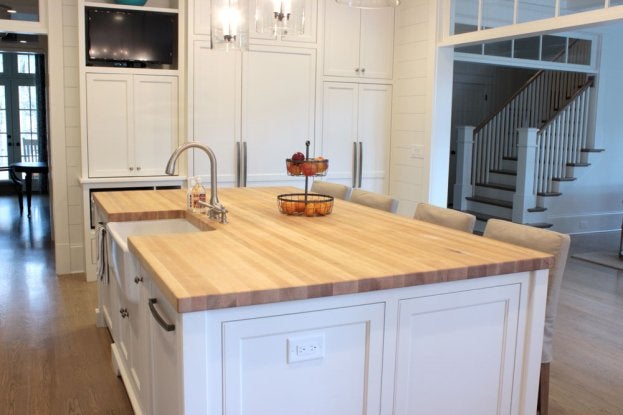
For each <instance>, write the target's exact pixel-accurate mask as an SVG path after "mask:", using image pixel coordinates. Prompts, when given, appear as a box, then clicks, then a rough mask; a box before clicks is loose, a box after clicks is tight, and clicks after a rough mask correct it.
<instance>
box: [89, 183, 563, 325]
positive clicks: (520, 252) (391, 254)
mask: <svg viewBox="0 0 623 415" xmlns="http://www.w3.org/2000/svg"><path fill="white" fill-rule="evenodd" d="M296 191H300V190H298V189H293V188H283V187H282V188H277V187H273V188H268V187H265V188H226V189H220V190H219V199H220V201H221V203H222V204H223V205H224V206H226V207H227V209H228V210H229V222H230V223H228V224H220V223H218V222H214V221H208V220H207V218H205V217H204V216H199V215H194V214H188V213H186V212H185V210H184V207H185V197H186V192H185V191H184V190H157V191H120V192H101V193H96V194H95V195H94V198H95V202H96V204H97V205H98V207H99V209H100V211H101V212H102V213H103V214H104V216H105V218H106V220H107V221H128V220H151V219H167V218H181V217H188V219H189V220H190V221H192V222H193V223H195V224H199V225H202V227H203V229H213V230H207V231H205V232H197V233H185V234H169V235H159V236H158V235H150V236H134V237H130V238H128V246H129V249H130V251H131V252H133V253H134V254H135V255H136V256H137V257H138V259H139V261H140V262H141V265H142V266H144V267H145V268H146V269H148V270H149V271H150V272H151V273H152V274H153V277H154V280H155V281H154V282H155V283H156V284H158V287H159V288H160V289H161V291H162V292H163V294H164V295H165V296H166V297H167V299H168V300H169V301H170V303H171V304H172V305H173V306H174V307H176V309H177V311H178V312H181V313H184V312H191V311H201V310H209V309H218V308H226V307H238V306H245V305H252V304H264V303H271V302H279V301H289V300H300V299H307V298H315V297H325V296H332V295H339V294H350V293H358V292H365V291H373V290H381V289H389V288H401V287H407V286H413V285H420V284H431V283H438V282H446V281H454V280H463V279H468V278H476V277H485V276H493V275H501V274H508V273H513V272H522V271H532V270H537V269H544V268H548V267H549V266H550V265H551V263H552V261H553V258H552V257H551V256H550V255H548V254H545V253H541V252H538V251H533V250H529V249H525V248H521V247H517V246H514V245H508V244H504V243H501V242H497V241H494V240H491V239H485V238H482V237H480V236H476V235H469V234H466V233H463V232H459V231H455V230H452V229H447V228H443V227H440V226H436V225H432V224H429V223H425V222H421V221H417V220H414V219H409V218H405V217H401V216H398V215H395V214H391V213H387V212H383V211H379V210H374V209H370V208H367V207H364V206H359V205H356V204H353V203H350V202H345V201H342V200H336V201H335V205H334V208H333V213H332V214H330V215H328V216H323V217H304V216H287V215H283V214H281V213H279V211H278V209H277V200H276V195H278V194H281V193H291V192H296Z"/></svg>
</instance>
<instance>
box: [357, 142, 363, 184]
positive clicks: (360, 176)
mask: <svg viewBox="0 0 623 415" xmlns="http://www.w3.org/2000/svg"><path fill="white" fill-rule="evenodd" d="M357 166H358V167H359V187H361V179H362V176H363V143H362V142H361V141H360V142H359V163H358V165H357Z"/></svg>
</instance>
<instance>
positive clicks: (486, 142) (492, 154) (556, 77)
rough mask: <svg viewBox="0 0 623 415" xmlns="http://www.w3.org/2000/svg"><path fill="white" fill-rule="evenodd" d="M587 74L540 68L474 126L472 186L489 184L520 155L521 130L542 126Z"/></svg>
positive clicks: (563, 103)
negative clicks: (495, 173)
mask: <svg viewBox="0 0 623 415" xmlns="http://www.w3.org/2000/svg"><path fill="white" fill-rule="evenodd" d="M585 80H586V74H582V73H577V72H559V71H545V70H540V71H538V72H537V73H536V74H535V75H533V76H532V77H531V78H530V79H529V80H528V81H527V82H526V83H525V84H524V85H523V86H522V87H521V88H520V89H519V90H518V91H517V92H515V93H514V94H513V95H512V96H511V97H510V98H509V99H508V100H506V101H505V102H504V103H503V104H502V105H501V106H500V107H499V108H498V109H497V111H495V112H494V113H492V114H491V115H490V116H489V117H487V118H486V119H485V120H484V121H483V122H482V123H480V124H479V125H478V126H477V127H476V128H475V129H474V151H473V162H472V166H473V169H472V185H475V184H480V183H487V182H488V180H489V173H490V171H491V170H499V169H500V168H501V166H502V160H503V159H504V158H505V157H517V130H518V129H519V128H539V127H541V126H542V125H543V124H544V123H546V122H547V120H549V119H550V118H552V116H553V115H554V114H556V112H557V111H559V109H560V108H561V107H562V106H564V105H565V102H567V100H568V99H569V98H568V97H570V96H572V95H573V94H574V93H575V92H576V91H577V90H578V88H579V87H580V86H581V85H583V84H584V82H585Z"/></svg>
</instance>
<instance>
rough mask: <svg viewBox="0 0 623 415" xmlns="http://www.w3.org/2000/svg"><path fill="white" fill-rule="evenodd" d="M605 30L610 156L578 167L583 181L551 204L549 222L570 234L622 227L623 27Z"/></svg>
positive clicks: (601, 103)
mask: <svg viewBox="0 0 623 415" xmlns="http://www.w3.org/2000/svg"><path fill="white" fill-rule="evenodd" d="M602 32H603V43H602V52H601V69H600V74H599V76H598V84H597V86H596V88H595V92H596V94H597V116H596V132H595V134H596V135H595V147H597V148H603V149H605V152H603V153H600V154H591V155H590V156H589V163H591V166H590V167H585V168H577V169H575V173H574V175H575V176H576V177H577V178H578V180H576V181H575V182H570V183H564V184H563V185H562V187H561V189H560V191H561V192H562V193H563V195H562V196H560V197H558V198H556V199H555V200H552V201H551V202H550V206H549V209H548V220H549V222H551V223H554V226H555V229H556V230H559V231H561V232H566V233H577V232H589V231H601V230H613V229H619V228H620V227H621V217H622V216H623V205H622V204H621V201H622V200H623V169H622V168H621V166H623V123H621V97H623V54H621V39H623V24H618V25H617V26H610V27H607V28H603V29H602Z"/></svg>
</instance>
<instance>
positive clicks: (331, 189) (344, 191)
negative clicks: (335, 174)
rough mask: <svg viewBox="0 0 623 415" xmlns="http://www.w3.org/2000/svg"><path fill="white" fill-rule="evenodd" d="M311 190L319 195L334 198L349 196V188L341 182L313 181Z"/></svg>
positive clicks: (345, 198)
mask: <svg viewBox="0 0 623 415" xmlns="http://www.w3.org/2000/svg"><path fill="white" fill-rule="evenodd" d="M311 191H312V192H313V193H318V194H321V195H328V196H333V197H334V198H336V199H342V200H347V199H348V198H349V197H350V191H351V188H350V187H348V186H344V185H343V184H337V183H329V182H320V181H314V183H312V187H311Z"/></svg>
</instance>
